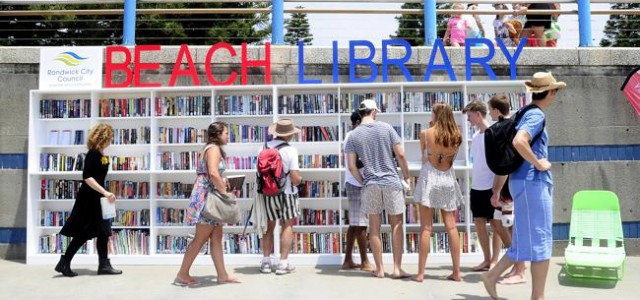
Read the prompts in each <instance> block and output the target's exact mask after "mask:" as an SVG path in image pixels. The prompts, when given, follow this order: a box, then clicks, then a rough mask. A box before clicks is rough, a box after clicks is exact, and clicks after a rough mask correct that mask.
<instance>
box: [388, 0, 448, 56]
mask: <svg viewBox="0 0 640 300" xmlns="http://www.w3.org/2000/svg"><path fill="white" fill-rule="evenodd" d="M450 7H451V4H447V3H440V4H436V8H437V9H448V8H450ZM402 8H403V9H424V4H423V3H404V4H402ZM396 20H398V29H397V30H396V34H395V35H390V37H391V38H394V39H404V40H407V42H409V44H411V46H424V16H423V15H401V16H399V17H396ZM448 21H449V16H445V15H441V14H438V15H437V18H436V26H437V28H438V37H439V38H442V37H443V36H444V33H445V31H446V30H447V22H448Z"/></svg>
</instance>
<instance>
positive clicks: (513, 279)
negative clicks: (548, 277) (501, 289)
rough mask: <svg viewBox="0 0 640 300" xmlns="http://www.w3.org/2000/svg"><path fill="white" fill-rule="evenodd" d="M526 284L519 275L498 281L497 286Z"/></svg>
mask: <svg viewBox="0 0 640 300" xmlns="http://www.w3.org/2000/svg"><path fill="white" fill-rule="evenodd" d="M526 282H527V280H526V279H525V278H524V277H523V276H519V275H513V276H510V277H506V278H504V279H502V280H500V281H498V283H499V284H521V283H526Z"/></svg>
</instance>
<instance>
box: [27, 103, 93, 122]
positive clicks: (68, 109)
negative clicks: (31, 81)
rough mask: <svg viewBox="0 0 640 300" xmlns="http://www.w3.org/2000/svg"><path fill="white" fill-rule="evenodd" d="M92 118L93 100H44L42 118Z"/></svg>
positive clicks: (41, 105)
mask: <svg viewBox="0 0 640 300" xmlns="http://www.w3.org/2000/svg"><path fill="white" fill-rule="evenodd" d="M90 117H91V99H64V100H57V99H42V100H40V118H42V119H78V118H90Z"/></svg>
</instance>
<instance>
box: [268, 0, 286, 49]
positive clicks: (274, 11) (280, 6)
mask: <svg viewBox="0 0 640 300" xmlns="http://www.w3.org/2000/svg"><path fill="white" fill-rule="evenodd" d="M271 19H272V20H271V44H274V45H282V44H284V0H273V1H271Z"/></svg>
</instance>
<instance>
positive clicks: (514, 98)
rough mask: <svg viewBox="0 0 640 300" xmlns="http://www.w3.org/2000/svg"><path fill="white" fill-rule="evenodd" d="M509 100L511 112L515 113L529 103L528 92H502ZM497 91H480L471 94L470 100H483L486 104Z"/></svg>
mask: <svg viewBox="0 0 640 300" xmlns="http://www.w3.org/2000/svg"><path fill="white" fill-rule="evenodd" d="M502 94H504V95H505V96H506V97H507V99H508V100H509V106H510V108H511V113H514V112H515V111H517V110H518V109H520V108H521V107H523V106H525V105H527V94H526V93H517V92H510V93H502ZM495 95H496V94H495V93H478V94H469V102H471V101H482V102H484V103H485V104H486V103H487V102H489V100H490V99H491V97H493V96H495Z"/></svg>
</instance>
